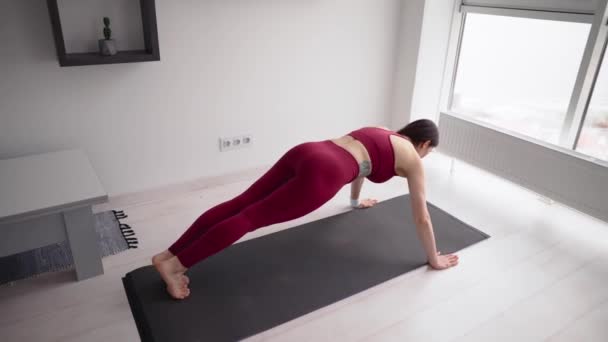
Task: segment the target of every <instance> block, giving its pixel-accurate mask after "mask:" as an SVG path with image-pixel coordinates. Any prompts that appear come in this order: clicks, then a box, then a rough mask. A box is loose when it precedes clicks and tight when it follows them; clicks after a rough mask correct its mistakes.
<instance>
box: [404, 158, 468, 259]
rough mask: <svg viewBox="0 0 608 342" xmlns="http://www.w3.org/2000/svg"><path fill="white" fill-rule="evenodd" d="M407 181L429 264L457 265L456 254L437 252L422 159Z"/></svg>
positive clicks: (409, 173) (418, 229) (420, 237)
mask: <svg viewBox="0 0 608 342" xmlns="http://www.w3.org/2000/svg"><path fill="white" fill-rule="evenodd" d="M407 181H408V186H409V189H410V202H411V204H412V213H413V215H414V222H415V223H416V231H417V233H418V238H419V239H420V241H421V242H422V245H423V247H424V250H425V252H426V255H427V259H428V262H429V264H430V265H431V266H432V267H433V268H436V269H444V268H448V267H452V266H455V265H456V264H458V257H457V256H456V255H440V254H441V253H440V252H437V246H436V243H435V234H434V233H433V224H432V222H431V216H430V215H429V211H428V208H427V205H426V194H425V184H424V182H425V181H424V168H423V167H422V162H421V161H420V159H417V160H416V163H415V165H413V167H412V168H411V170H409V172H408V175H407Z"/></svg>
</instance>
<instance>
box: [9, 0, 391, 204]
mask: <svg viewBox="0 0 608 342" xmlns="http://www.w3.org/2000/svg"><path fill="white" fill-rule="evenodd" d="M156 7H157V17H158V29H159V40H160V52H161V61H160V62H149V63H133V64H117V65H97V66H83V67H64V68H62V67H59V65H58V63H57V60H56V56H55V46H54V43H53V38H52V33H51V26H50V21H49V17H48V11H47V8H46V1H40V0H23V1H2V2H0V13H2V14H3V19H2V20H0V41H1V42H2V53H0V76H1V78H0V158H9V157H14V156H20V155H25V154H32V153H41V152H47V151H54V150H59V149H64V148H72V147H82V148H84V149H85V150H86V152H87V154H88V155H89V158H90V159H91V161H92V163H93V166H94V167H95V169H96V170H97V173H98V175H99V176H100V179H101V182H102V183H103V185H104V186H105V188H106V190H107V191H108V192H109V194H110V195H116V194H119V193H126V192H132V191H139V190H144V189H148V188H151V187H155V186H160V185H165V184H171V183H177V182H182V181H186V180H190V179H195V178H199V177H204V176H215V175H220V174H224V173H228V172H236V171H239V170H244V169H249V168H253V167H258V166H265V165H269V164H271V163H272V162H274V161H275V160H276V159H277V158H278V157H279V156H280V155H281V154H282V153H283V152H285V151H286V149H288V148H289V147H291V146H293V145H295V144H297V143H300V142H303V141H309V140H320V139H326V138H329V137H333V136H338V135H342V134H344V133H346V132H348V131H349V130H350V129H354V128H356V127H358V126H361V125H366V124H385V125H386V124H388V122H389V120H390V113H389V109H388V108H390V103H389V99H390V94H391V91H390V89H391V87H392V81H393V76H392V75H393V74H394V59H395V55H396V50H395V44H394V42H395V41H396V34H397V31H398V14H399V13H398V9H399V1H398V0H382V1H381V0H316V1H315V0H310V1H303V0H280V1H279V0H258V1H239V0H222V1H220V0H207V1H199V0H189V1H186V0H181V1H170V0H157V1H156ZM67 24H69V23H67ZM66 29H67V28H66ZM114 33H115V35H116V38H117V39H118V36H119V32H114ZM97 38H98V37H95V39H97ZM243 133H249V134H252V135H253V140H254V142H253V146H252V147H251V148H249V149H242V150H237V151H232V152H222V153H220V152H219V150H218V137H220V136H232V135H238V134H243Z"/></svg>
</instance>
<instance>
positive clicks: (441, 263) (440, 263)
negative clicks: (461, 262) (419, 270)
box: [429, 252, 458, 270]
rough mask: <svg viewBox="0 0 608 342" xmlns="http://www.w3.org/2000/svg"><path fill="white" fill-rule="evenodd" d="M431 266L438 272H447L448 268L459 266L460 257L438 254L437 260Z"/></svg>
mask: <svg viewBox="0 0 608 342" xmlns="http://www.w3.org/2000/svg"><path fill="white" fill-rule="evenodd" d="M429 264H430V265H431V267H432V268H434V269H436V270H445V269H446V268H450V267H454V266H456V265H458V255H456V254H448V255H441V252H437V259H436V260H435V261H434V262H431V263H429Z"/></svg>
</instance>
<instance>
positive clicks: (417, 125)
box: [397, 119, 439, 147]
mask: <svg viewBox="0 0 608 342" xmlns="http://www.w3.org/2000/svg"><path fill="white" fill-rule="evenodd" d="M397 133H399V134H401V135H405V136H406V137H408V138H410V140H412V143H413V144H414V146H419V145H420V144H423V143H425V142H427V141H429V140H430V141H431V146H432V147H436V146H437V145H439V129H438V128H437V125H435V123H434V122H433V121H431V120H428V119H420V120H416V121H413V122H410V123H409V124H408V125H407V126H405V127H403V128H402V129H400V130H399V131H397Z"/></svg>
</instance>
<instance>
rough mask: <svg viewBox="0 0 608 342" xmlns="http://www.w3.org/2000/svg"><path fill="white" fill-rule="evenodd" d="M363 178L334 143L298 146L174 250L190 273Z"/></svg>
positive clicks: (216, 210) (201, 219) (202, 219)
mask: <svg viewBox="0 0 608 342" xmlns="http://www.w3.org/2000/svg"><path fill="white" fill-rule="evenodd" d="M358 173H359V166H358V164H357V161H356V160H355V158H353V156H352V155H351V154H350V153H348V152H347V151H346V150H345V149H343V148H342V147H340V146H338V145H336V144H334V143H333V142H331V141H330V140H325V141H319V142H307V143H303V144H300V145H297V146H295V147H293V148H292V149H290V150H289V151H288V152H287V153H285V154H284V155H283V156H282V157H281V158H280V159H279V161H277V162H276V164H274V165H273V166H272V168H271V169H270V170H268V172H266V173H265V174H264V175H263V176H262V177H261V178H260V179H258V180H257V181H256V182H254V183H253V185H251V186H250V187H249V188H248V189H247V190H245V191H244V192H243V193H242V194H240V195H238V196H237V197H235V198H233V199H231V200H229V201H226V202H224V203H221V204H219V205H217V206H215V207H213V208H211V209H209V210H207V211H206V212H204V213H203V214H202V215H201V216H199V218H198V219H196V221H194V223H193V224H192V225H191V226H190V228H188V230H186V232H185V233H184V234H183V235H182V236H181V237H180V238H179V239H178V240H177V241H176V242H175V243H174V244H173V245H172V246H171V247H169V251H170V252H171V253H173V254H174V255H176V256H177V258H178V259H179V260H180V261H181V263H182V264H183V265H184V266H185V267H187V268H190V267H191V266H192V265H194V264H196V263H197V262H199V261H201V260H203V259H205V258H207V257H209V256H211V255H213V254H215V253H217V252H219V251H221V250H223V249H224V248H226V247H228V246H230V245H232V244H233V243H234V242H236V241H237V240H239V239H240V238H241V237H242V236H243V235H245V234H247V233H248V232H251V231H253V230H256V229H258V228H260V227H265V226H269V225H271V224H274V223H279V222H285V221H289V220H293V219H296V218H298V217H301V216H304V215H306V214H308V213H310V212H312V211H313V210H315V209H317V208H319V207H320V206H321V205H323V204H324V203H325V202H327V201H329V200H330V199H332V198H333V197H334V195H335V194H336V193H337V192H338V191H339V190H340V189H341V188H342V187H343V186H344V185H345V184H348V183H350V182H352V181H353V179H355V178H356V177H357V175H358Z"/></svg>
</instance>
